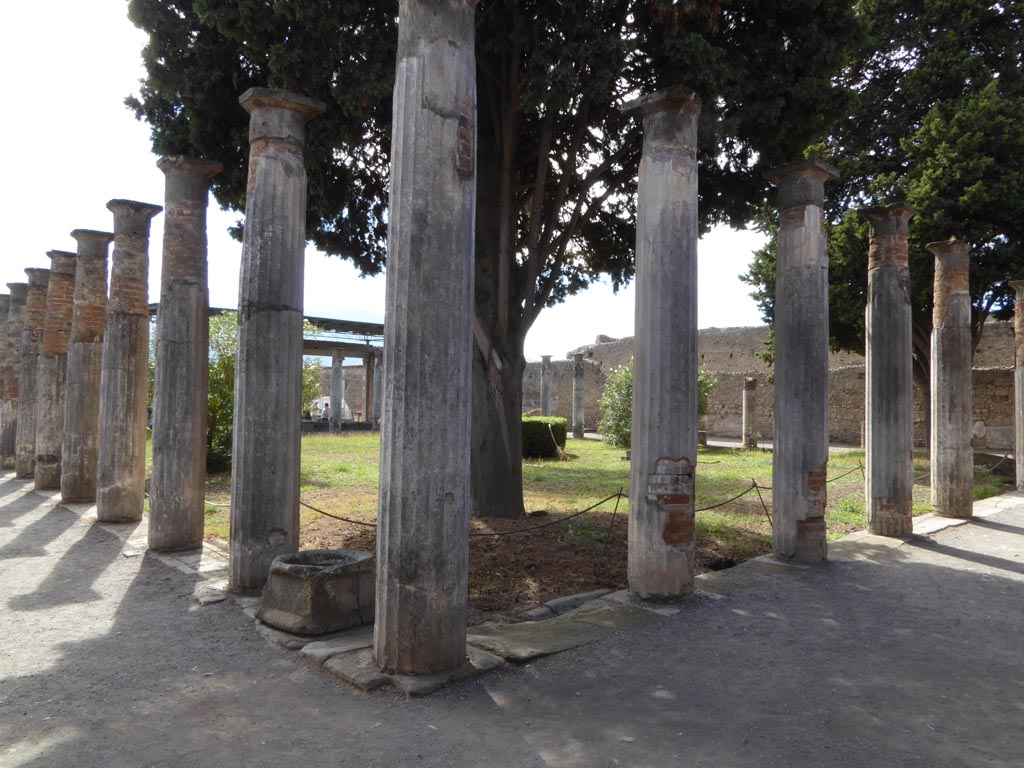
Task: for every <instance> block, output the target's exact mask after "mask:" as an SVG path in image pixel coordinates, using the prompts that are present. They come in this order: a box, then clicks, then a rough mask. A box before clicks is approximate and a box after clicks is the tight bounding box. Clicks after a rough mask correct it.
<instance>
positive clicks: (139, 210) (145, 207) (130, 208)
mask: <svg viewBox="0 0 1024 768" xmlns="http://www.w3.org/2000/svg"><path fill="white" fill-rule="evenodd" d="M163 209H164V208H163V206H162V205H154V204H153V203H140V202H138V201H137V200H122V199H119V198H115V199H113V200H111V201H110V202H108V203H107V210H108V211H110V212H111V213H113V214H114V230H115V231H116V230H117V229H118V226H117V225H118V217H119V216H122V217H132V218H134V217H139V218H141V219H142V221H143V222H147V223H148V222H149V220H150V219H152V218H153V217H154V216H156V215H157V214H158V213H160V212H161V211H162V210H163ZM135 226H138V225H135Z"/></svg>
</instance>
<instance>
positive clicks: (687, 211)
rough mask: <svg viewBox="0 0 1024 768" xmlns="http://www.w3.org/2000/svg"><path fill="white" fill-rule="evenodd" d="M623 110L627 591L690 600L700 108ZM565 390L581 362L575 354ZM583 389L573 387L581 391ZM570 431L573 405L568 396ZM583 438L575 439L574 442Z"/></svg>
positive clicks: (677, 94)
mask: <svg viewBox="0 0 1024 768" xmlns="http://www.w3.org/2000/svg"><path fill="white" fill-rule="evenodd" d="M624 111H626V112H627V113H631V114H633V115H635V116H636V117H637V118H638V119H640V120H642V122H643V137H644V138H643V154H642V155H641V158H640V174H639V186H638V188H637V218H636V320H635V328H636V333H635V336H634V340H633V434H632V441H631V461H630V495H629V589H630V591H631V592H632V593H633V594H635V595H637V596H639V597H642V598H654V599H675V598H680V597H686V596H687V595H689V594H691V593H692V592H693V577H694V570H695V551H696V542H697V535H696V528H695V520H694V472H695V469H696V466H697V123H698V120H699V116H700V101H699V100H698V99H697V97H696V96H695V95H694V93H693V91H691V90H690V89H689V88H685V87H683V86H675V87H673V88H669V89H667V90H664V91H659V92H657V93H653V94H650V95H648V96H644V97H641V98H639V99H637V100H635V101H632V102H629V103H628V104H626V105H625V107H624ZM574 358H575V359H574V361H573V383H574V384H575V383H576V381H577V380H581V379H582V369H583V357H582V355H578V354H577V355H574ZM581 390H582V388H581ZM573 395H574V397H573V430H574V432H575V430H576V428H577V427H576V423H577V420H578V421H579V422H582V420H583V416H582V409H583V403H582V397H580V398H579V403H578V404H577V397H576V388H575V387H574V389H573ZM580 436H582V435H580Z"/></svg>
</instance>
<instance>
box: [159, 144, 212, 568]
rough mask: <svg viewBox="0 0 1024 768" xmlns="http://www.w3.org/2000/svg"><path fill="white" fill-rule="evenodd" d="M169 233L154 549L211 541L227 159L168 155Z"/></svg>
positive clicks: (163, 278) (163, 280)
mask: <svg viewBox="0 0 1024 768" xmlns="http://www.w3.org/2000/svg"><path fill="white" fill-rule="evenodd" d="M157 167H158V168H159V169H160V170H161V171H163V174H164V239H163V257H162V264H161V272H160V308H159V310H158V312H157V318H156V372H155V374H154V381H153V475H152V478H151V480H150V484H149V534H148V535H149V548H150V549H154V550H168V551H170V550H182V549H195V548H197V547H200V546H202V543H203V522H204V512H205V500H206V417H207V398H208V395H209V378H210V376H209V374H210V369H209V346H210V329H209V305H210V298H209V284H208V278H207V263H206V258H207V248H206V209H207V205H208V199H209V190H210V179H211V178H212V177H213V176H215V175H217V174H218V173H220V172H221V170H222V166H221V164H220V163H217V162H213V161H210V160H199V159H197V158H194V157H186V156H182V155H168V156H166V157H162V158H160V160H159V161H158V162H157Z"/></svg>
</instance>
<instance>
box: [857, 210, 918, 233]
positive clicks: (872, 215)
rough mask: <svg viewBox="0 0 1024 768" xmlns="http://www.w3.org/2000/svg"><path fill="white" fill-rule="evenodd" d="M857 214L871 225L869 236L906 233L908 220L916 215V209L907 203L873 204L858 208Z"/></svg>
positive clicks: (908, 225)
mask: <svg viewBox="0 0 1024 768" xmlns="http://www.w3.org/2000/svg"><path fill="white" fill-rule="evenodd" d="M857 215H858V216H859V217H860V219H861V221H866V222H867V223H868V224H869V225H870V227H871V236H872V237H874V236H876V235H906V234H908V233H909V231H910V220H911V219H912V218H913V217H914V216H916V215H917V209H916V208H914V206H912V205H910V204H909V203H905V202H899V203H893V204H892V205H873V206H868V207H866V208H858V209H857Z"/></svg>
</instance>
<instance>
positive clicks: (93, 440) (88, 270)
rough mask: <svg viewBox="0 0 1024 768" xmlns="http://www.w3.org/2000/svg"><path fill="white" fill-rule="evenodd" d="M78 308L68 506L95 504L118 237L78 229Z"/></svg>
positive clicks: (68, 423)
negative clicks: (110, 256)
mask: <svg viewBox="0 0 1024 768" xmlns="http://www.w3.org/2000/svg"><path fill="white" fill-rule="evenodd" d="M71 236H72V237H73V238H74V239H75V240H76V241H77V242H78V264H77V266H76V267H75V305H74V313H73V314H72V317H71V335H70V337H69V338H68V379H67V392H66V394H65V400H64V446H63V448H62V449H61V471H60V495H61V498H62V499H64V501H76V502H89V501H95V500H96V465H97V462H98V460H99V452H100V367H101V365H102V361H103V334H104V333H105V331H106V327H107V249H108V247H109V246H110V242H111V240H113V239H114V235H113V234H112V233H110V232H96V231H94V230H91V229H76V230H75V231H74V232H72V233H71Z"/></svg>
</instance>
